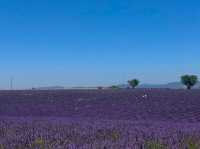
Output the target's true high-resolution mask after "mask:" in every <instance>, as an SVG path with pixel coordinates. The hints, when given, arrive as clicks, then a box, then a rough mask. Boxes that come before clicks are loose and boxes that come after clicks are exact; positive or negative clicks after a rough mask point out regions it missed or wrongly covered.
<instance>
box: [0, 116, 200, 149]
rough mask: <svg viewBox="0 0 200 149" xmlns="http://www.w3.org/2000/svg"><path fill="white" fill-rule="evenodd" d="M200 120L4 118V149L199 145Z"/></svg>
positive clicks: (0, 129)
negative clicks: (185, 121)
mask: <svg viewBox="0 0 200 149" xmlns="http://www.w3.org/2000/svg"><path fill="white" fill-rule="evenodd" d="M199 134H200V123H196V124H191V123H169V122H159V121H157V122H150V121H137V122H133V121H117V120H112V121H108V120H101V121H100V120H99V121H93V120H90V119H87V120H86V119H66V118H53V117H51V118H50V117H49V118H30V117H29V118H11V117H10V118H5V117H4V118H1V121H0V148H1V149H186V148H188V149H198V147H199V143H200V135H199Z"/></svg>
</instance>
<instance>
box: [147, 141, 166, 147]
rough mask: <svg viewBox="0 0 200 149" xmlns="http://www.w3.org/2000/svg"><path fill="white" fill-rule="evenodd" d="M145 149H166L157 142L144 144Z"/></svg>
mask: <svg viewBox="0 0 200 149" xmlns="http://www.w3.org/2000/svg"><path fill="white" fill-rule="evenodd" d="M145 149H167V146H166V145H164V144H161V143H159V142H158V141H147V142H146V143H145Z"/></svg>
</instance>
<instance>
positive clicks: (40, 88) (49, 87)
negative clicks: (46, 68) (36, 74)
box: [32, 86, 65, 90]
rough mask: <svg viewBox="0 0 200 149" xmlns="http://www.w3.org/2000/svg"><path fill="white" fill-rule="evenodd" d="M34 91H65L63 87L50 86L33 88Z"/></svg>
mask: <svg viewBox="0 0 200 149" xmlns="http://www.w3.org/2000/svg"><path fill="white" fill-rule="evenodd" d="M32 89H33V90H63V89H65V88H64V87H62V86H48V87H38V88H32Z"/></svg>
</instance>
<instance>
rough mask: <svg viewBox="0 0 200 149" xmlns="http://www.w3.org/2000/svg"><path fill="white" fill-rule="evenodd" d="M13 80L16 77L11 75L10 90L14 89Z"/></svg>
mask: <svg viewBox="0 0 200 149" xmlns="http://www.w3.org/2000/svg"><path fill="white" fill-rule="evenodd" d="M13 81H14V78H13V77H10V90H13Z"/></svg>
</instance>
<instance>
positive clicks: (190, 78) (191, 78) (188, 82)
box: [181, 75, 198, 89]
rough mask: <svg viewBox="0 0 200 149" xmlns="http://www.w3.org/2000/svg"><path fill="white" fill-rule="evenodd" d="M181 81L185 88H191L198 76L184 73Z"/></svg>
mask: <svg viewBox="0 0 200 149" xmlns="http://www.w3.org/2000/svg"><path fill="white" fill-rule="evenodd" d="M181 82H182V83H183V84H184V85H185V86H186V87H187V89H191V88H192V87H193V86H194V85H195V84H196V83H197V82H198V77H197V76H195V75H184V76H182V77H181Z"/></svg>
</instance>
